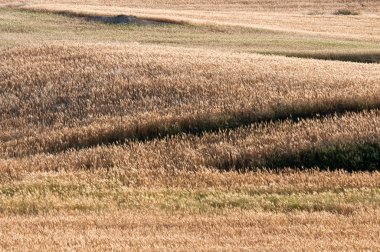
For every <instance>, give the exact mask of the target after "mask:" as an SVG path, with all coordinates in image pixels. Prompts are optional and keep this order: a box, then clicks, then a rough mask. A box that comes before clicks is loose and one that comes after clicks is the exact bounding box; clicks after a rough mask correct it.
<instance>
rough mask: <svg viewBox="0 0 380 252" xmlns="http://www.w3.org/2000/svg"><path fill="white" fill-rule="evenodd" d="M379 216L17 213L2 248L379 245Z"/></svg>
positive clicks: (4, 223)
mask: <svg viewBox="0 0 380 252" xmlns="http://www.w3.org/2000/svg"><path fill="white" fill-rule="evenodd" d="M379 216H380V213H379V212H378V211H376V212H373V214H372V215H368V213H367V212H363V213H359V214H355V215H352V216H342V215H335V214H331V213H295V214H283V213H262V212H260V213H257V212H254V211H251V212H241V211H235V212H230V213H228V214H226V215H221V216H220V215H219V216H215V215H195V216H183V215H180V214H179V215H171V214H167V215H162V214H161V215H156V214H146V213H144V212H142V213H141V212H140V213H131V212H122V211H121V212H116V213H115V212H113V213H112V214H110V213H106V214H101V215H100V214H71V215H68V214H66V215H58V216H57V215H47V216H46V215H45V216H36V217H30V218H25V217H23V216H21V217H20V216H16V217H11V218H9V217H4V218H1V219H0V222H1V223H2V227H3V229H2V230H1V231H0V235H2V237H3V239H1V241H0V247H2V248H3V249H5V250H9V249H16V250H24V249H25V248H31V247H33V248H34V249H35V250H56V249H57V248H65V249H68V250H70V248H71V249H72V248H75V250H87V251H107V250H111V249H110V248H112V250H113V251H115V250H116V251H125V250H143V251H145V250H146V251H152V250H153V251H162V250H168V249H169V250H181V251H182V250H186V251H187V250H199V251H209V250H215V251H220V250H226V248H227V249H230V250H241V251H246V250H260V251H274V250H278V249H279V248H281V249H282V250H283V251H289V250H296V249H298V250H300V251H302V250H307V251H321V250H329V251H342V250H377V249H380V247H379V243H378V242H377V239H378V236H379V235H380V233H379V228H378V226H379V225H380V219H379ZM337 227H339V231H338V230H337ZM4 230H7V231H6V232H5V231H4Z"/></svg>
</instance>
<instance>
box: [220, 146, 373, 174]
mask: <svg viewBox="0 0 380 252" xmlns="http://www.w3.org/2000/svg"><path fill="white" fill-rule="evenodd" d="M213 165H214V166H216V167H217V168H219V169H220V170H249V169H252V168H269V169H282V168H284V167H289V168H297V169H309V168H314V167H318V168H320V169H329V170H336V169H343V170H346V171H349V172H355V171H378V170H380V142H376V141H375V142H370V141H364V142H361V143H335V144H334V143H330V144H326V145H323V146H316V147H313V148H309V149H303V150H299V151H297V152H293V153H283V154H276V153H275V154H273V153H272V154H270V155H268V156H266V157H265V158H263V159H261V160H257V159H256V157H254V156H252V155H250V154H249V153H241V154H240V156H238V157H235V158H232V157H231V156H230V157H224V158H223V157H222V158H220V159H219V160H218V161H216V162H215V163H214V164H213Z"/></svg>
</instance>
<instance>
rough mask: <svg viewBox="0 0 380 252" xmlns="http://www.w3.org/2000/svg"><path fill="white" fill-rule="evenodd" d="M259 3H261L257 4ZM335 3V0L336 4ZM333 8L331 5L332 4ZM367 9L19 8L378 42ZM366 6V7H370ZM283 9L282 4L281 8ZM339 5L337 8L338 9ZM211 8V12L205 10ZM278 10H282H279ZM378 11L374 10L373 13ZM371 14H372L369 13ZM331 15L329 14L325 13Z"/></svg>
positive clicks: (373, 16) (375, 19)
mask: <svg viewBox="0 0 380 252" xmlns="http://www.w3.org/2000/svg"><path fill="white" fill-rule="evenodd" d="M260 2H261V1H260ZM335 2H336V1H334V3H335ZM333 5H334V4H333ZM370 5H371V7H370V8H359V9H357V8H355V9H353V10H354V11H355V10H358V11H360V12H362V11H364V12H367V13H366V14H362V15H360V16H337V15H333V14H332V13H333V12H335V11H337V10H338V9H339V8H342V7H343V8H344V7H345V6H344V5H343V6H342V5H341V4H337V5H336V6H337V8H334V7H333V6H326V7H323V6H322V5H318V4H316V3H312V4H311V5H310V6H303V7H302V4H301V5H299V6H300V7H299V8H290V9H289V10H288V11H286V7H285V8H283V9H284V10H285V11H279V12H275V11H273V10H272V11H271V12H270V11H269V12H268V11H265V10H260V8H255V7H253V8H252V9H251V10H249V9H247V7H246V6H245V7H241V6H242V5H241V4H240V5H239V4H238V5H237V8H231V5H228V4H227V5H224V6H223V5H222V4H221V5H217V6H215V4H214V6H213V7H210V6H208V7H207V6H206V7H205V8H199V6H198V7H197V8H196V10H194V9H190V10H189V9H188V8H186V7H185V6H180V5H177V4H176V5H174V4H173V5H172V6H168V7H165V8H160V7H158V8H149V7H148V8H147V7H144V6H142V7H130V6H129V7H126V6H107V5H105V6H101V7H100V6H94V5H91V4H90V5H88V4H81V5H73V4H51V3H42V4H29V5H25V6H22V7H21V8H22V9H32V10H36V9H37V10H48V11H72V12H85V13H87V14H97V15H119V14H120V13H123V14H128V15H137V16H140V17H148V18H149V17H154V18H159V19H169V20H176V21H184V22H189V23H193V24H222V25H232V26H240V27H241V26H242V27H251V28H259V29H269V30H272V31H284V32H289V33H292V34H294V33H296V34H304V35H314V36H319V37H329V38H346V39H355V40H358V39H360V40H368V41H379V40H380V29H379V27H380V25H379V22H380V19H379V16H378V10H379V6H380V5H379V2H378V1H372V2H371V4H370ZM370 5H368V6H370ZM283 6H284V5H283ZM339 6H340V7H339ZM208 8H212V11H210V10H208ZM280 9H281V8H280ZM310 10H313V11H316V10H326V13H327V14H323V15H322V17H321V16H320V15H317V16H315V15H308V14H307V12H308V11H310ZM376 10H377V11H376ZM368 12H372V13H368ZM328 13H330V14H328Z"/></svg>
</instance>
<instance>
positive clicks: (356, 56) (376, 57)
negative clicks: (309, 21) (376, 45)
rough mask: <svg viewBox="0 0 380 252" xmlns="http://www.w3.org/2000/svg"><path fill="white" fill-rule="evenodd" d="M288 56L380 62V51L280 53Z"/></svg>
mask: <svg viewBox="0 0 380 252" xmlns="http://www.w3.org/2000/svg"><path fill="white" fill-rule="evenodd" d="M278 55H282V56H286V57H296V58H305V59H319V60H332V61H346V62H357V63H380V52H365V53H312V54H311V53H278Z"/></svg>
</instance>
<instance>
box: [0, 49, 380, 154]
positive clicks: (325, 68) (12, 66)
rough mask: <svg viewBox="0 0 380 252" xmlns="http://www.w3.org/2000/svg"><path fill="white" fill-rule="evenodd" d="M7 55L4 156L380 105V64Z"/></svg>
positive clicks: (101, 53)
mask: <svg viewBox="0 0 380 252" xmlns="http://www.w3.org/2000/svg"><path fill="white" fill-rule="evenodd" d="M95 51H96V53H95ZM0 58H1V61H0V62H1V63H0V64H1V67H0V69H1V70H0V75H1V79H0V88H1V99H0V100H1V102H2V103H1V104H0V111H1V122H0V125H1V128H2V132H1V133H0V139H1V140H2V142H1V156H2V157H3V158H7V157H22V156H26V155H32V154H36V153H43V152H52V153H55V152H59V151H64V150H67V149H69V148H84V147H91V146H96V145H99V144H110V143H116V142H119V143H122V142H124V141H125V140H128V139H151V138H155V137H160V136H165V135H171V134H179V133H182V132H183V133H188V132H190V133H202V132H205V131H210V130H212V131H214V130H218V129H223V128H227V129H229V128H235V127H238V126H241V125H247V124H250V123H253V122H262V121H268V120H277V119H284V118H286V117H290V116H291V117H293V118H297V117H301V118H302V117H310V116H314V115H317V114H320V115H326V114H327V115H328V114H333V113H344V112H347V111H360V110H363V109H371V108H378V107H379V101H380V74H379V73H380V65H376V64H375V65H368V64H354V63H336V62H321V61H314V60H299V59H287V58H284V57H267V56H257V55H244V54H233V55H227V54H221V53H220V54H216V55H212V54H210V53H207V52H206V51H202V50H187V51H184V52H180V50H179V49H175V48H172V50H171V51H170V52H168V51H166V50H165V47H164V48H160V47H146V46H128V47H119V48H117V47H116V48H111V47H104V46H103V47H100V46H96V45H93V46H92V47H89V46H74V47H72V46H43V47H34V48H26V49H25V48H17V49H11V50H7V51H3V52H1V54H0Z"/></svg>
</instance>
